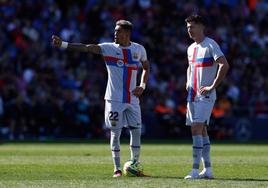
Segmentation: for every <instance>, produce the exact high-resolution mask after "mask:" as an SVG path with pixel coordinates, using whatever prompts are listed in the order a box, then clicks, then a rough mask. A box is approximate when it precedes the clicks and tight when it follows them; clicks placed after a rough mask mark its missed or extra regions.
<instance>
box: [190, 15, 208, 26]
mask: <svg viewBox="0 0 268 188" xmlns="http://www.w3.org/2000/svg"><path fill="white" fill-rule="evenodd" d="M185 22H186V23H189V22H195V23H197V24H202V25H204V26H205V25H206V21H205V19H204V18H203V17H202V16H200V15H198V14H193V15H191V16H189V17H187V18H186V19H185Z"/></svg>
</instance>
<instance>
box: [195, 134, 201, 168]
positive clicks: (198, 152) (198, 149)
mask: <svg viewBox="0 0 268 188" xmlns="http://www.w3.org/2000/svg"><path fill="white" fill-rule="evenodd" d="M202 150H203V138H202V136H201V135H196V136H193V169H199V164H200V160H201V157H202Z"/></svg>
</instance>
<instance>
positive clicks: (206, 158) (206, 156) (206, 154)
mask: <svg viewBox="0 0 268 188" xmlns="http://www.w3.org/2000/svg"><path fill="white" fill-rule="evenodd" d="M202 157H203V166H204V168H209V167H211V161H210V141H209V136H205V137H203V151H202Z"/></svg>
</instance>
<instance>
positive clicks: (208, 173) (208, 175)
mask: <svg viewBox="0 0 268 188" xmlns="http://www.w3.org/2000/svg"><path fill="white" fill-rule="evenodd" d="M199 178H200V179H214V176H213V174H212V170H211V168H204V169H203V170H202V172H200V173H199Z"/></svg>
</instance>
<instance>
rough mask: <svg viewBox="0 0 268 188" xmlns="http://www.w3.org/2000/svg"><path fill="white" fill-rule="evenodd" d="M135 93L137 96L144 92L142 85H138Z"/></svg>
mask: <svg viewBox="0 0 268 188" xmlns="http://www.w3.org/2000/svg"><path fill="white" fill-rule="evenodd" d="M132 93H133V95H135V96H136V97H139V96H141V94H142V93H143V88H142V87H140V86H137V87H136V88H135V89H134V90H133V91H132Z"/></svg>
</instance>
